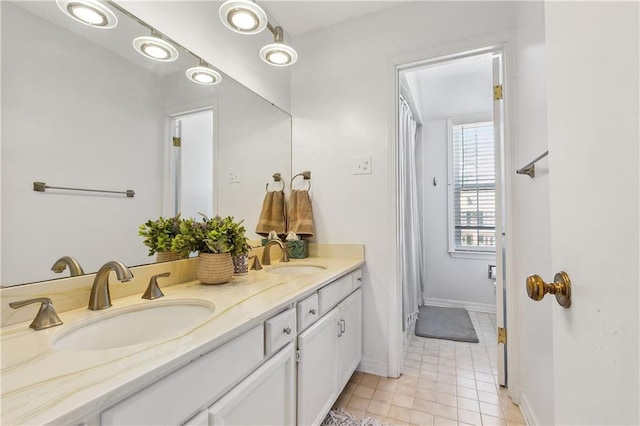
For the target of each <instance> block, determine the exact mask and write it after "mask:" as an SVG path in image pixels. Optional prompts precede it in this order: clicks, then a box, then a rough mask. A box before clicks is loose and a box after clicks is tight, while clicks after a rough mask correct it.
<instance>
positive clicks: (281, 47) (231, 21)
mask: <svg viewBox="0 0 640 426" xmlns="http://www.w3.org/2000/svg"><path fill="white" fill-rule="evenodd" d="M218 15H219V16H220V20H221V21H222V23H223V24H224V25H225V26H226V27H227V28H229V29H230V30H231V31H235V32H237V33H239V34H249V35H250V34H258V33H259V32H261V31H262V30H264V29H265V28H268V29H269V31H271V33H272V34H273V38H274V40H273V43H270V44H267V45H266V46H264V47H262V49H260V58H261V59H262V60H263V61H264V62H266V63H268V64H269V65H274V66H277V67H283V66H288V65H293V64H294V63H295V62H296V61H297V60H298V53H297V52H296V51H295V49H294V48H292V47H291V46H289V45H287V44H285V43H284V37H283V30H282V27H280V26H276V27H274V26H273V25H271V24H270V23H269V21H268V19H267V14H266V13H265V11H264V10H263V9H262V8H261V7H260V6H258V5H257V4H256V3H255V2H253V1H250V0H228V1H226V2H224V3H223V4H222V6H220V9H218Z"/></svg>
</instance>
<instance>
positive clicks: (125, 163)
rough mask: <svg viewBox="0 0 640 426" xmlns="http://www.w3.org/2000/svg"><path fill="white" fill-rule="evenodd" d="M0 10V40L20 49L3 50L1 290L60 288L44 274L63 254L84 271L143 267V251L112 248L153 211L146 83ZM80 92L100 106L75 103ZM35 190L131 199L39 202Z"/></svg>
mask: <svg viewBox="0 0 640 426" xmlns="http://www.w3.org/2000/svg"><path fill="white" fill-rule="evenodd" d="M2 8H3V12H2V19H3V20H2V30H3V32H5V31H6V32H5V34H12V37H15V38H16V39H20V41H21V43H6V44H5V45H3V47H2V61H3V69H2V87H3V93H2V110H3V112H4V122H3V126H2V175H3V180H2V201H3V209H4V211H3V215H2V216H3V217H2V219H3V228H2V243H3V245H4V250H3V253H2V254H3V258H2V265H3V268H2V272H3V276H2V284H3V285H12V284H17V283H22V282H30V281H38V280H42V279H45V277H46V274H49V275H50V278H59V275H56V274H54V273H53V272H50V271H49V270H50V268H51V265H53V263H54V262H55V261H56V260H57V259H58V257H60V256H63V255H68V256H74V257H76V258H77V259H78V261H79V262H80V264H81V265H82V267H83V268H84V269H85V271H96V270H97V269H98V268H99V267H100V265H101V264H103V263H104V262H105V261H106V260H109V259H113V257H114V253H119V256H120V257H119V259H126V261H127V262H128V263H129V264H134V265H135V264H140V263H146V261H147V253H146V252H147V250H146V248H145V247H144V246H143V245H142V244H135V245H133V244H123V243H122V242H123V241H127V242H129V241H131V240H132V236H135V235H137V229H138V225H139V224H141V223H144V222H145V221H146V220H147V219H148V217H150V215H151V214H158V213H159V211H160V190H161V188H160V185H159V182H160V177H161V166H162V161H161V160H162V158H161V155H160V152H161V150H160V149H159V146H160V145H159V144H160V143H161V135H162V129H163V122H162V119H161V117H162V116H161V114H160V109H159V107H158V105H160V103H159V97H158V94H157V93H158V91H157V90H156V78H155V76H154V74H151V73H150V72H148V71H146V70H143V69H142V68H139V67H137V66H135V65H133V64H131V63H129V62H127V61H125V60H124V59H122V58H121V57H119V56H117V55H114V54H113V53H111V52H109V51H106V50H103V51H102V52H101V53H100V54H97V52H98V50H102V49H100V48H97V47H96V45H94V44H92V43H89V42H87V41H86V40H81V39H79V38H77V37H75V36H74V35H72V34H71V33H69V32H67V31H65V30H62V29H60V28H59V27H57V26H55V25H53V24H50V23H48V22H46V21H44V20H42V19H40V18H37V17H35V16H34V15H32V14H30V13H28V12H25V11H24V10H22V9H21V8H19V7H16V6H15V5H13V4H11V3H3V4H2ZM53 34H56V36H53ZM26 46H29V47H26ZM68 52H73V53H74V54H73V55H67V54H66V53H68ZM12 64H13V65H16V66H9V65H12ZM43 70H46V72H43ZM122 75H126V76H128V77H127V78H126V79H125V78H121V77H120V76H122ZM88 90H91V91H92V92H93V95H94V96H96V97H100V98H101V100H102V102H101V103H100V104H95V103H94V102H93V101H91V105H90V106H88V105H87V103H83V102H81V101H78V100H83V99H85V100H86V99H87V96H86V92H87V91H88ZM34 99H37V100H38V101H37V102H34V101H33V100H34ZM92 99H93V98H92ZM123 99H126V100H127V102H123ZM9 105H10V107H8V106H9ZM123 123H124V124H123ZM123 128H126V129H127V131H123ZM87 158H91V159H92V160H91V161H86V159H87ZM34 181H43V182H46V183H47V184H49V185H53V186H66V187H80V188H96V189H107V190H120V191H124V190H126V189H133V190H134V191H135V192H136V195H135V197H134V198H127V197H125V196H123V195H117V196H113V195H96V194H83V193H80V194H79V193H69V192H66V193H54V192H55V191H51V190H47V192H44V193H40V192H34V191H33V189H32V187H33V182H34ZM69 223H74V225H73V226H69V225H68V224H69ZM107 223H108V224H109V225H108V227H107V226H105V225H104V224H107ZM78 246H80V247H84V249H83V250H82V251H81V252H79V251H78ZM7 248H10V250H7ZM39 253H54V254H55V256H54V257H47V256H42V255H39ZM136 259H137V260H136ZM67 274H68V273H64V275H65V276H66V275H67Z"/></svg>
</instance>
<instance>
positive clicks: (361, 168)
mask: <svg viewBox="0 0 640 426" xmlns="http://www.w3.org/2000/svg"><path fill="white" fill-rule="evenodd" d="M353 174H354V175H370V174H371V156H370V155H367V156H364V157H355V158H354V163H353Z"/></svg>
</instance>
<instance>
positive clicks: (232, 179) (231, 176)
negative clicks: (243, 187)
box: [227, 170, 240, 183]
mask: <svg viewBox="0 0 640 426" xmlns="http://www.w3.org/2000/svg"><path fill="white" fill-rule="evenodd" d="M227 182H228V183H238V182H240V175H239V174H238V171H237V170H229V171H228V172H227Z"/></svg>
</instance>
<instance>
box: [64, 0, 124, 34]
mask: <svg viewBox="0 0 640 426" xmlns="http://www.w3.org/2000/svg"><path fill="white" fill-rule="evenodd" d="M56 4H57V5H58V7H59V8H60V10H61V11H62V12H64V13H65V15H67V16H68V17H70V18H71V19H73V20H75V21H77V22H80V23H81V24H84V25H89V26H91V27H93V28H101V29H105V30H106V29H110V28H113V27H115V26H116V25H118V18H116V15H115V14H114V13H113V12H112V11H111V9H109V8H108V7H107V6H105V5H104V4H103V3H100V2H98V1H96V0H56Z"/></svg>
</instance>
